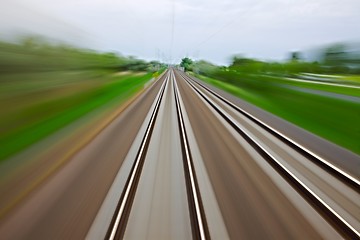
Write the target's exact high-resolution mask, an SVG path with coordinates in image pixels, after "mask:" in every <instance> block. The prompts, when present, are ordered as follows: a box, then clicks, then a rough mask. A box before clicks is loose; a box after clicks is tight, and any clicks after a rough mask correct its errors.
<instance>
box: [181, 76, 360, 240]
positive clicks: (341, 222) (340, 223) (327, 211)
mask: <svg viewBox="0 0 360 240" xmlns="http://www.w3.org/2000/svg"><path fill="white" fill-rule="evenodd" d="M180 76H181V77H182V78H183V79H184V80H185V81H186V83H188V84H189V86H190V88H192V89H193V90H194V91H195V92H197V93H198V94H199V95H200V96H201V97H202V98H203V99H204V100H205V101H206V102H207V103H208V104H209V105H210V106H211V107H212V108H213V109H214V110H215V111H216V112H217V113H218V114H219V115H220V116H221V117H223V119H224V120H225V121H226V122H228V123H229V124H230V125H231V126H232V127H233V128H234V129H235V130H236V131H237V132H238V133H239V134H240V135H241V136H242V137H243V138H244V139H245V140H246V141H247V142H248V143H249V144H250V145H251V146H252V147H253V148H254V149H255V150H256V151H257V152H258V153H259V154H260V155H261V156H262V157H263V158H264V159H265V160H266V161H267V162H268V163H269V164H270V165H271V166H272V167H273V168H274V170H276V171H277V172H278V173H279V174H280V175H281V176H282V177H283V178H284V179H285V180H286V181H287V182H288V183H289V184H290V185H291V186H292V187H293V188H294V189H295V190H296V191H297V192H298V193H300V194H301V195H302V196H303V197H304V199H306V200H307V202H308V203H309V204H310V205H312V206H313V207H315V209H317V210H318V212H319V213H320V214H322V215H323V216H324V217H326V218H327V219H328V221H329V223H330V224H331V225H332V226H333V227H334V228H335V229H336V230H337V231H338V232H339V233H340V234H341V235H342V236H344V237H345V238H346V239H360V233H359V232H358V231H357V230H356V229H355V228H354V227H353V226H352V225H351V224H350V223H348V222H347V221H346V220H345V219H344V218H343V217H341V216H340V214H338V213H337V212H336V211H335V210H334V209H333V208H332V207H331V206H329V205H328V204H327V203H326V202H325V201H324V200H322V199H321V197H319V196H318V195H317V194H316V193H314V192H313V191H312V190H311V189H310V188H309V187H307V186H306V184H305V183H303V182H302V181H301V180H300V179H299V178H298V177H296V176H295V174H293V173H292V172H291V171H290V170H289V169H288V168H287V167H286V166H284V165H283V164H282V163H281V162H280V161H279V160H277V159H276V158H275V157H274V156H273V155H272V154H271V153H270V152H269V151H267V150H266V149H265V148H264V147H263V146H261V144H260V143H259V142H258V141H257V140H256V139H254V138H253V137H251V135H249V134H248V133H246V132H245V131H244V130H243V129H242V127H241V126H240V125H239V124H238V123H237V122H236V121H235V120H234V119H233V118H232V117H231V116H230V115H229V114H228V113H226V112H225V111H224V110H223V109H221V108H220V107H219V106H217V104H216V103H214V102H213V101H212V100H211V99H210V98H209V97H208V96H206V95H205V94H204V93H202V92H201V91H200V90H199V89H198V88H197V87H196V86H195V85H194V84H193V83H192V82H191V81H189V80H187V79H186V78H185V77H184V76H183V75H180Z"/></svg>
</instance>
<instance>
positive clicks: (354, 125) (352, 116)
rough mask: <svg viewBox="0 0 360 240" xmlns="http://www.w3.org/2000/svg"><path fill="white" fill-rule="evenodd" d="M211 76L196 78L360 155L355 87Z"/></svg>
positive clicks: (359, 100)
mask: <svg viewBox="0 0 360 240" xmlns="http://www.w3.org/2000/svg"><path fill="white" fill-rule="evenodd" d="M213 75H214V76H215V77H213V78H210V77H205V76H202V75H197V77H198V78H200V79H202V80H203V81H205V82H207V83H210V84H212V85H214V86H216V87H219V88H221V89H223V90H225V91H227V92H229V93H231V94H233V95H236V96H238V97H240V98H242V99H244V100H246V101H248V102H250V103H252V104H254V105H256V106H258V107H260V108H263V109H265V110H267V111H269V112H271V113H273V114H275V115H277V116H280V117H282V118H284V119H286V120H288V121H290V122H292V123H294V124H296V125H298V126H300V127H302V128H304V129H306V130H309V131H310V132H313V133H315V134H317V135H319V136H321V137H323V138H326V139H328V140H330V141H332V142H334V143H336V144H338V145H340V146H343V147H345V148H347V149H349V150H351V151H353V152H355V153H357V154H360V141H359V139H360V124H359V123H360V91H359V89H358V88H357V89H356V88H348V87H338V86H331V85H322V84H316V83H315V84H312V83H303V82H296V81H291V80H288V79H285V78H282V77H271V76H262V75H255V74H238V73H236V72H226V71H221V72H217V73H215V74H213ZM215 78H216V79H215Z"/></svg>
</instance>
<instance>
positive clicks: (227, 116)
mask: <svg viewBox="0 0 360 240" xmlns="http://www.w3.org/2000/svg"><path fill="white" fill-rule="evenodd" d="M177 76H178V77H181V78H182V79H183V80H184V81H186V83H187V84H188V85H189V86H190V88H191V89H193V91H195V92H196V93H197V95H198V96H199V97H200V98H202V99H203V101H204V102H206V103H207V104H208V105H209V106H210V107H211V108H212V109H213V110H214V111H215V112H216V113H217V114H218V115H219V116H221V118H223V119H224V120H225V121H226V122H227V123H228V124H229V125H230V126H231V127H232V128H233V129H234V130H235V131H236V132H237V133H238V134H239V135H241V137H242V138H243V139H245V140H246V142H247V143H248V144H249V145H251V146H252V148H253V149H255V150H256V152H257V153H258V154H259V155H261V156H262V158H263V159H264V160H266V161H267V162H268V164H269V165H270V166H272V168H273V169H275V170H276V172H277V173H278V174H280V175H281V176H282V177H283V178H284V179H285V180H286V181H287V182H288V183H289V184H290V185H291V186H292V187H293V188H294V189H295V190H296V191H297V192H298V193H300V195H301V196H302V197H303V198H304V199H306V200H307V202H308V203H309V204H310V205H311V206H313V208H315V209H316V210H317V211H318V212H319V213H320V214H321V215H322V216H323V217H324V218H325V219H327V221H328V222H329V223H330V224H331V225H332V226H333V227H334V228H335V229H336V230H337V231H338V232H339V233H340V234H341V235H342V236H343V237H344V238H346V239H360V233H359V226H358V223H359V222H358V219H356V217H357V216H355V217H353V218H352V217H351V216H350V217H349V216H348V215H347V216H343V214H342V213H343V212H347V213H348V212H349V211H351V209H346V207H344V208H345V209H341V211H338V209H339V208H341V207H339V205H340V204H339V205H338V204H336V203H328V202H332V201H331V200H333V196H330V197H324V194H322V193H321V194H319V193H318V191H317V188H316V186H314V185H315V184H314V185H313V184H310V185H309V186H308V184H307V183H308V182H309V181H303V178H302V177H299V176H298V175H299V174H297V173H298V172H297V171H293V169H294V168H293V167H292V166H291V164H290V165H289V164H287V163H284V161H280V160H279V157H278V155H277V154H276V153H274V152H273V151H271V150H269V149H268V148H267V147H265V146H264V145H263V143H262V141H261V140H259V139H258V138H256V137H254V135H252V134H250V133H249V132H248V131H247V130H246V129H245V128H244V127H243V126H242V125H241V123H240V122H239V121H238V120H237V119H235V117H234V114H231V113H229V109H230V108H231V109H233V110H234V111H236V112H237V113H239V114H241V115H242V116H244V117H245V118H247V119H248V120H250V121H251V122H253V123H254V124H256V125H257V126H259V127H260V128H262V129H264V130H265V131H266V132H268V133H269V134H271V135H272V136H274V137H275V138H277V139H279V141H281V142H283V143H285V144H286V145H287V146H288V147H289V148H291V149H293V150H294V151H295V152H297V153H298V154H300V155H301V156H303V157H305V158H306V159H307V160H308V161H311V162H313V163H315V165H316V166H318V167H319V168H321V169H322V170H323V171H324V172H326V173H327V174H329V175H332V176H335V178H336V180H338V181H340V182H341V184H343V185H344V186H346V187H348V188H349V189H350V191H353V192H354V195H357V196H358V194H359V192H360V185H359V183H360V182H359V180H358V179H357V178H356V177H354V176H351V175H350V174H348V173H346V172H345V171H343V170H342V169H341V168H339V167H337V166H335V165H333V164H331V163H330V162H328V161H327V160H326V159H324V158H322V157H321V156H319V155H317V154H316V153H314V152H312V151H310V150H308V149H306V148H305V147H303V146H301V145H300V144H298V143H297V142H295V141H293V140H292V139H290V138H288V137H287V136H285V135H284V134H282V133H280V132H278V131H277V130H275V129H274V128H272V127H271V126H269V125H267V124H266V123H264V122H262V121H261V120H260V119H258V118H256V117H254V116H253V115H251V114H250V113H248V112H246V111H245V110H243V109H241V108H240V107H238V106H237V105H235V104H233V103H232V102H230V101H229V100H227V99H226V98H224V97H222V96H220V95H219V94H217V93H216V92H214V91H212V90H211V89H210V88H208V87H206V86H205V85H204V84H202V83H200V82H199V81H195V80H194V79H192V78H191V77H189V76H188V75H186V74H185V73H182V72H177ZM225 105H226V106H227V107H228V108H227V109H226V110H225V109H224V108H223V107H224V106H225ZM329 200H330V201H329ZM335 201H336V200H335ZM353 210H355V211H356V208H355V209H353ZM357 211H358V208H357Z"/></svg>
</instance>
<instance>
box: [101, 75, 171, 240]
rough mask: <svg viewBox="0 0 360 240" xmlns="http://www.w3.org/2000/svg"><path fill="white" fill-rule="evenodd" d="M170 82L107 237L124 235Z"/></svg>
mask: <svg viewBox="0 0 360 240" xmlns="http://www.w3.org/2000/svg"><path fill="white" fill-rule="evenodd" d="M168 82H169V75H168V76H166V78H165V80H164V83H163V84H162V86H161V88H160V93H159V95H158V97H157V99H156V103H155V107H154V110H153V112H152V114H151V117H150V120H149V123H148V125H147V127H146V131H145V135H144V137H143V139H142V141H141V144H140V148H139V150H138V152H137V154H136V158H135V162H134V164H133V166H132V168H131V171H130V174H129V176H128V179H127V181H126V184H125V187H124V190H123V192H122V194H121V197H120V200H119V203H118V205H117V207H116V210H115V213H114V216H113V218H112V221H111V224H110V227H109V228H108V231H107V234H106V236H105V239H108V240H113V239H121V238H123V236H124V233H125V229H126V224H127V221H128V218H129V215H130V211H131V206H132V203H133V201H134V198H135V193H136V188H137V185H138V183H139V179H140V175H141V171H142V167H143V165H144V161H145V156H146V152H147V150H148V147H149V143H150V138H151V134H152V132H153V129H154V126H155V122H156V117H157V115H158V112H159V108H160V103H161V100H162V98H163V95H164V91H165V88H166V86H167V85H168Z"/></svg>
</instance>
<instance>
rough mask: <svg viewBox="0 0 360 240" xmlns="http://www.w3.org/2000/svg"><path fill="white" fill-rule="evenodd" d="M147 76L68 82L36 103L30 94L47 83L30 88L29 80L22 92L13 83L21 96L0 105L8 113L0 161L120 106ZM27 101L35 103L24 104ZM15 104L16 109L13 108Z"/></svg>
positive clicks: (4, 119)
mask: <svg viewBox="0 0 360 240" xmlns="http://www.w3.org/2000/svg"><path fill="white" fill-rule="evenodd" d="M151 75H152V74H151V73H148V74H143V75H140V76H137V75H136V76H129V75H128V76H103V78H97V79H96V80H93V81H92V83H91V81H90V80H89V81H84V80H83V81H79V85H76V84H75V85H74V83H73V82H71V81H70V83H69V84H70V85H71V86H70V87H69V86H67V87H66V88H65V89H63V88H64V87H63V86H62V85H61V84H60V86H62V87H58V88H55V90H56V89H57V90H59V89H60V90H61V94H58V95H55V97H54V96H51V94H50V96H47V95H46V96H45V97H42V98H40V99H39V100H36V99H35V97H36V95H35V96H34V94H33V91H35V90H36V89H42V87H44V86H47V87H49V86H48V85H49V81H45V82H44V85H41V84H40V85H39V84H35V85H36V87H34V86H32V85H31V84H30V81H29V84H30V85H31V87H29V86H28V87H25V89H26V90H24V89H22V88H24V86H23V83H21V82H20V83H19V84H18V85H20V86H18V87H17V86H16V84H15V85H14V86H11V87H12V89H13V91H12V92H13V93H14V92H17V91H20V92H22V94H20V95H19V96H16V97H13V99H11V98H10V99H7V98H6V97H5V98H3V99H2V102H1V103H2V107H3V108H4V106H5V108H6V109H4V112H6V111H7V110H8V111H7V112H8V113H9V114H6V115H4V114H3V115H2V116H1V121H0V128H1V130H2V131H1V135H0V161H1V160H5V159H7V158H9V157H10V156H12V155H14V154H15V153H17V152H19V151H21V150H23V149H25V148H26V147H28V146H29V145H31V144H33V143H35V142H37V141H39V140H41V139H43V138H44V137H46V136H48V135H50V134H51V133H54V132H55V131H57V130H58V129H61V128H62V127H64V126H66V125H67V124H69V123H71V122H73V121H75V120H76V119H78V118H80V117H82V116H84V115H86V114H87V113H89V112H91V111H93V110H95V109H97V108H99V107H101V106H103V105H106V104H109V103H110V102H112V101H113V100H115V99H116V102H117V104H119V103H121V102H122V101H124V100H125V99H127V98H129V97H130V96H131V95H133V94H134V93H136V92H137V91H139V90H140V89H141V88H142V87H143V86H144V84H145V83H146V82H147V81H148V80H150V79H151ZM64 81H65V80H64ZM50 82H51V81H50ZM89 82H90V83H89ZM62 84H64V82H63V83H62ZM52 85H54V82H53V84H52ZM65 85H67V84H65ZM73 85H74V86H73ZM50 87H51V84H50ZM71 87H77V88H78V89H77V90H76V91H74V92H72V93H71V94H64V92H65V93H66V92H67V91H69V89H71ZM14 88H15V89H16V91H15V90H14ZM46 89H48V88H46ZM24 92H25V93H24ZM46 92H47V91H46V90H44V91H40V92H38V93H36V94H38V95H39V94H40V95H41V94H46ZM55 92H56V91H55ZM55 92H54V93H55ZM9 96H12V95H11V94H10V95H9ZM4 99H5V100H4ZM14 99H15V100H18V99H21V101H19V103H18V104H15V105H14V108H15V110H13V111H12V107H11V105H7V107H6V104H7V103H8V104H10V102H11V101H14ZM28 102H30V103H32V102H35V103H34V104H30V103H29V104H28ZM18 105H19V106H20V107H18V108H16V107H17V106H18Z"/></svg>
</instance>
